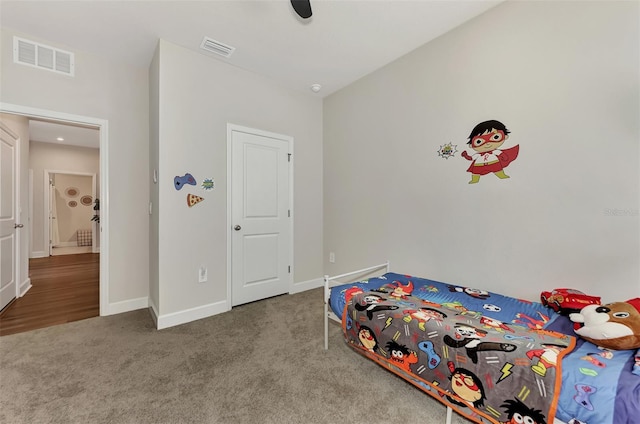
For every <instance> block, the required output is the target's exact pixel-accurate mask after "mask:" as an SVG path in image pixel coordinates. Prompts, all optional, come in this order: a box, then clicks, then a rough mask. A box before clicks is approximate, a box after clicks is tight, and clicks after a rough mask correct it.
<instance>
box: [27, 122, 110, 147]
mask: <svg viewBox="0 0 640 424" xmlns="http://www.w3.org/2000/svg"><path fill="white" fill-rule="evenodd" d="M58 138H62V140H58ZM29 140H31V141H39V142H41V143H56V144H65V145H71V146H80V147H91V148H94V149H99V148H100V132H99V131H98V130H97V129H96V128H86V127H78V126H73V125H68V124H57V123H54V122H48V121H39V120H35V119H31V120H29Z"/></svg>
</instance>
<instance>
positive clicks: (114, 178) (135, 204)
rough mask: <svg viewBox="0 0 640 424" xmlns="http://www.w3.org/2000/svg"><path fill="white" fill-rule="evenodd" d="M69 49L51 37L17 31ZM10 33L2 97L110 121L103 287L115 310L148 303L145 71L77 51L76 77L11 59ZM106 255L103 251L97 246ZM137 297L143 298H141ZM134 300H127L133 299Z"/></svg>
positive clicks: (5, 37)
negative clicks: (105, 283)
mask: <svg viewBox="0 0 640 424" xmlns="http://www.w3.org/2000/svg"><path fill="white" fill-rule="evenodd" d="M16 35H19V36H23V37H25V38H28V39H31V40H33V41H39V42H42V43H44V44H47V45H51V46H54V47H59V48H61V49H63V50H69V51H74V49H72V48H69V47H68V46H61V45H57V44H55V43H52V42H50V41H49V40H40V39H38V38H36V37H32V36H29V35H25V34H16ZM12 36H13V32H11V31H9V30H8V29H3V30H2V31H1V32H0V37H1V40H0V42H1V47H2V52H1V55H2V56H1V61H0V62H1V64H0V71H1V72H0V101H1V102H4V103H9V104H15V105H19V106H24V107H31V108H37V109H44V110H50V111H56V112H62V113H69V114H74V115H81V116H87V117H92V118H97V119H103V120H107V121H108V126H109V134H108V135H109V140H108V144H109V146H108V154H109V159H108V160H109V169H108V172H107V174H108V178H109V184H108V187H109V199H105V200H108V202H105V203H104V204H103V205H101V207H102V212H103V214H104V212H105V209H107V210H106V213H108V216H109V234H108V236H109V237H108V239H109V252H108V258H109V264H108V275H109V283H110V284H109V286H110V287H109V293H108V302H109V304H110V305H111V306H112V307H113V308H110V309H113V310H126V309H128V308H130V307H133V308H135V307H139V305H140V304H141V302H142V303H145V304H146V298H147V296H148V290H149V285H148V282H149V265H148V264H149V250H148V239H149V225H148V219H149V218H148V217H149V212H148V210H149V193H148V188H147V185H146V179H147V178H148V175H149V173H148V169H149V168H148V164H149V162H148V156H149V155H148V151H149V114H148V112H149V92H148V69H146V68H144V69H139V68H135V67H132V66H130V65H126V64H123V63H114V62H111V61H107V60H106V59H104V58H101V57H97V56H93V55H89V54H84V53H83V52H79V51H75V77H68V76H65V75H59V74H55V73H52V72H47V71H44V70H40V69H36V68H31V67H28V66H23V65H19V64H14V63H13V57H12V53H13V47H12ZM101 253H104V252H101ZM140 299H142V301H140ZM132 301H133V302H132Z"/></svg>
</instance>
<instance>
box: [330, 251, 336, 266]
mask: <svg viewBox="0 0 640 424" xmlns="http://www.w3.org/2000/svg"><path fill="white" fill-rule="evenodd" d="M329 262H331V263H332V264H334V263H336V254H335V253H334V252H329Z"/></svg>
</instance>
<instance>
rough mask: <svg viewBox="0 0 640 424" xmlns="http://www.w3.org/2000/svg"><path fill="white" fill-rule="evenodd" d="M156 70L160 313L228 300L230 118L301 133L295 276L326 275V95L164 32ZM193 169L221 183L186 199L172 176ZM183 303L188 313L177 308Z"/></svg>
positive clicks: (206, 310)
mask: <svg viewBox="0 0 640 424" xmlns="http://www.w3.org/2000/svg"><path fill="white" fill-rule="evenodd" d="M150 74H151V93H150V94H151V99H152V100H151V104H152V105H153V107H156V105H157V107H158V112H157V115H156V112H155V111H151V123H152V125H155V123H157V125H158V133H157V138H158V141H157V147H156V141H155V138H156V135H155V129H152V130H151V134H152V141H151V149H150V156H151V161H152V166H151V168H154V166H155V164H154V163H153V162H155V161H156V160H157V162H158V165H157V166H158V168H157V169H158V170H159V179H158V184H157V190H158V200H157V202H158V203H159V207H158V208H156V213H158V214H159V215H158V218H157V219H158V220H159V223H158V235H157V238H158V240H159V241H158V243H159V247H158V264H159V272H158V283H157V284H158V287H159V289H158V301H157V302H158V304H157V305H156V306H157V308H158V311H156V312H157V313H158V314H159V315H160V319H162V318H163V317H167V316H171V317H172V318H171V319H172V320H173V322H176V321H179V322H184V321H185V320H186V319H189V318H190V317H194V316H197V315H198V314H205V315H206V314H210V313H213V312H215V311H219V310H220V308H221V307H223V308H226V300H227V297H228V296H229V294H228V293H227V278H228V275H227V269H226V266H227V240H226V237H227V226H226V225H227V151H226V150H227V123H233V124H238V125H242V126H246V127H251V128H256V129H260V130H264V131H269V132H274V133H279V134H284V135H288V136H291V137H293V138H294V180H295V181H294V214H293V216H294V233H295V236H294V244H295V252H294V264H293V272H294V281H295V282H296V283H299V282H305V281H309V280H318V279H319V278H321V276H322V159H321V158H322V101H321V99H319V98H316V97H314V96H311V95H305V94H301V93H298V92H295V91H293V90H290V89H286V88H283V87H280V86H278V85H276V84H274V83H273V82H272V81H270V80H268V79H266V78H263V77H260V76H258V75H255V74H253V73H250V72H247V71H244V70H242V69H239V68H235V67H232V66H230V65H228V64H226V63H224V62H222V61H220V60H217V59H212V58H210V57H208V56H205V55H202V54H199V53H195V52H192V51H190V50H187V49H184V48H182V47H178V46H176V45H174V44H171V43H169V42H165V41H163V40H161V41H160V44H159V48H158V51H156V56H155V58H154V60H153V62H152V66H151V69H150ZM156 79H157V80H158V82H157V84H156ZM156 85H157V93H154V92H153V91H154V89H155V87H156ZM156 158H157V159H156ZM187 172H189V173H191V174H192V175H193V176H194V177H195V178H196V179H197V180H198V183H200V182H201V181H202V179H204V178H212V179H213V180H214V183H215V188H214V189H213V190H212V191H209V192H202V191H198V194H199V195H202V196H203V197H204V198H205V200H204V201H203V202H202V203H200V204H198V205H197V206H194V207H193V208H188V207H187V205H186V200H185V196H186V194H185V192H184V190H182V191H177V190H176V189H175V188H174V184H173V178H174V177H175V176H182V175H184V174H185V173H187ZM154 190H156V189H155V188H154V187H152V189H151V191H152V197H155V194H154ZM196 190H198V188H196ZM155 219H156V218H152V224H151V226H152V230H151V235H152V242H151V244H153V240H154V239H155V235H154V234H153V232H154V230H153V228H154V227H155V222H154V220H155ZM151 251H152V252H153V251H154V246H153V245H152V246H151ZM152 261H154V259H152ZM201 265H204V266H206V267H207V268H208V282H207V283H204V284H202V283H198V269H199V267H200V266H201ZM152 284H153V283H152ZM153 290H154V289H152V290H151V291H153ZM181 313H184V314H185V315H184V317H178V318H176V314H181ZM191 313H192V314H191ZM190 314H191V315H190Z"/></svg>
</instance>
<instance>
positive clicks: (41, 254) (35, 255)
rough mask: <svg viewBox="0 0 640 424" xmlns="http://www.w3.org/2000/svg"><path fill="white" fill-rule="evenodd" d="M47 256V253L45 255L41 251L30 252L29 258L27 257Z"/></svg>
mask: <svg viewBox="0 0 640 424" xmlns="http://www.w3.org/2000/svg"><path fill="white" fill-rule="evenodd" d="M48 256H49V254H48V253H45V252H44V251H43V250H38V251H37V252H31V256H29V258H31V259H33V258H46V257H48Z"/></svg>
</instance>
